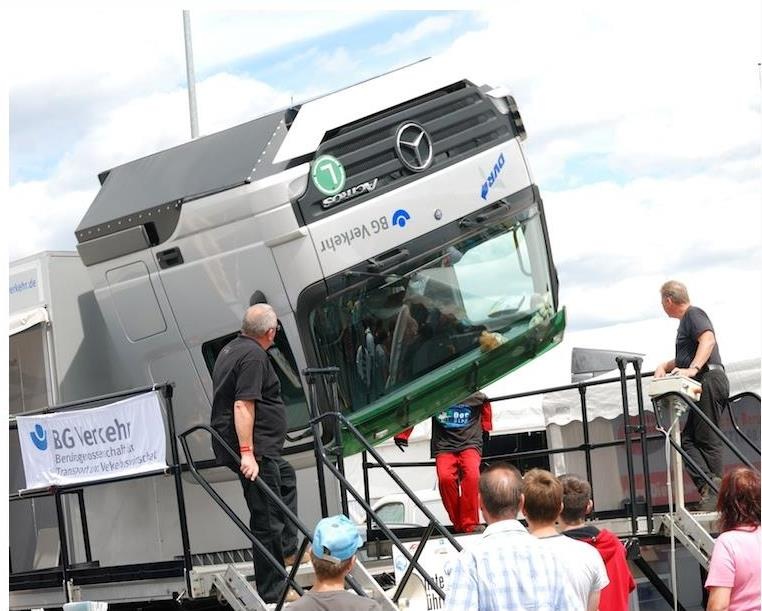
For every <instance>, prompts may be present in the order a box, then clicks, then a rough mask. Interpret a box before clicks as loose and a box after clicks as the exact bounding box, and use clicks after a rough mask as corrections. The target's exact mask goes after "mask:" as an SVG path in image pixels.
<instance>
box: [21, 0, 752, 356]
mask: <svg viewBox="0 0 762 611" xmlns="http://www.w3.org/2000/svg"><path fill="white" fill-rule="evenodd" d="M65 13H66V11H63V10H61V11H60V14H61V20H57V19H58V15H59V14H58V13H55V14H54V18H51V19H48V18H44V19H40V18H39V16H38V15H35V16H34V17H33V18H32V17H31V16H30V17H28V18H26V21H23V20H22V22H19V21H18V19H16V20H15V21H13V22H12V25H15V26H17V27H15V28H9V32H11V33H12V35H13V38H12V40H11V42H10V46H11V48H17V49H23V50H26V49H27V48H29V47H30V46H33V47H34V49H33V52H32V53H31V55H30V57H29V58H27V57H26V53H19V57H18V62H17V63H15V64H14V65H13V66H12V69H13V74H12V78H11V85H12V87H14V88H15V91H16V92H17V93H18V92H22V93H23V92H27V93H29V92H34V93H35V94H36V95H34V96H31V95H29V96H28V97H26V98H24V101H25V102H28V106H27V107H28V108H29V109H30V110H29V112H30V115H29V116H31V111H32V110H34V112H36V113H38V114H37V115H35V116H36V117H42V119H44V117H45V116H46V115H54V116H55V115H56V113H57V112H58V111H57V106H56V104H57V103H58V102H61V101H65V100H66V99H67V96H68V101H69V105H68V106H67V107H66V109H65V111H61V116H62V117H64V118H68V117H72V116H81V119H82V121H86V123H83V124H84V125H86V128H84V129H83V130H82V133H81V134H80V135H79V137H78V139H77V142H76V144H75V145H74V146H72V147H68V149H67V154H66V156H65V157H64V158H63V159H62V161H61V162H60V163H59V164H58V165H57V167H56V168H54V171H53V172H52V173H50V175H49V176H48V177H47V178H46V179H45V180H41V181H38V182H26V183H23V184H17V185H14V186H13V187H12V188H11V190H10V192H9V194H8V195H9V202H10V205H9V206H8V208H9V209H10V210H11V216H12V221H13V223H12V226H13V227H14V235H13V238H12V242H11V255H12V257H17V256H21V255H24V254H29V253H31V252H34V251H35V250H37V249H40V248H70V247H71V246H72V245H73V230H74V228H75V226H76V224H77V222H78V221H79V219H80V218H81V216H82V214H83V213H84V211H85V210H86V208H87V206H88V205H89V203H90V201H92V197H93V195H94V192H95V190H96V189H97V179H96V174H97V173H98V172H99V171H101V170H103V169H107V168H109V167H112V166H113V165H116V164H118V163H122V162H124V161H127V160H130V159H134V158H136V157H138V156H141V155H145V154H148V153H151V152H154V151H157V150H160V149H163V148H166V147H168V146H172V145H174V144H177V143H179V142H182V141H185V140H187V138H188V119H187V116H188V113H187V96H186V93H185V89H184V78H185V74H184V68H183V60H182V45H181V42H180V41H181V37H182V27H181V19H180V14H179V10H178V11H175V12H167V13H164V12H156V13H152V16H153V19H152V20H150V22H145V23H141V19H142V17H143V16H144V15H143V14H142V13H139V12H136V13H135V14H132V13H131V12H130V11H123V12H122V13H108V14H110V15H112V17H111V18H110V19H108V20H105V19H106V16H107V13H106V12H100V13H92V11H91V19H89V20H88V22H87V23H86V22H85V20H83V19H82V13H77V12H72V13H71V14H70V15H68V14H65ZM345 13H347V14H344V15H342V16H339V15H338V14H337V13H329V12H322V13H321V12H317V13H310V14H304V15H302V14H299V13H256V14H255V13H238V14H231V13H227V14H218V13H211V12H210V13H204V12H195V11H194V13H193V28H194V46H195V48H196V65H197V68H198V69H199V70H202V71H206V72H208V73H209V75H210V76H208V77H206V78H203V79H202V80H201V81H200V82H199V84H198V96H199V113H200V124H201V131H202V132H203V133H210V132H212V131H216V130H219V129H224V128H225V127H229V126H230V125H234V124H236V123H240V122H243V121H246V120H249V119H252V118H254V117H256V116H258V115H259V114H262V113H263V112H266V111H268V110H273V109H276V108H279V107H283V106H285V105H287V104H288V103H289V100H290V95H291V94H295V96H296V98H295V101H297V102H298V101H301V100H303V99H305V98H308V97H311V96H312V95H317V94H322V93H325V92H326V89H325V88H326V82H327V81H326V80H325V79H321V80H320V81H317V80H316V79H315V74H316V66H317V67H321V66H322V67H324V68H331V67H333V68H337V73H343V74H346V75H351V77H352V79H353V80H361V79H362V78H365V77H366V76H368V74H366V72H367V71H368V70H369V68H368V62H367V61H366V60H370V59H371V58H370V55H372V53H376V54H380V55H375V56H374V58H373V61H378V62H379V64H378V65H379V66H380V69H379V72H380V71H383V70H387V69H390V68H392V67H394V66H392V65H391V64H388V61H389V57H391V56H390V55H388V54H387V55H383V53H384V52H387V51H388V52H391V51H392V50H400V53H399V54H397V55H395V56H394V57H395V61H400V62H403V63H404V61H405V57H403V56H404V55H405V53H408V54H409V56H408V59H417V58H419V57H420V56H421V55H425V54H427V49H428V48H429V47H428V46H427V45H428V44H429V43H430V41H431V38H432V36H433V35H434V34H437V33H442V32H448V31H449V32H452V31H455V29H456V27H458V24H459V23H460V21H459V20H457V19H455V17H454V16H449V15H441V16H440V15H438V16H435V17H431V18H428V19H425V20H423V21H421V22H420V23H418V24H417V25H416V26H415V27H413V28H411V29H410V30H408V31H406V32H400V33H397V34H395V35H393V36H392V37H390V38H389V40H388V42H387V43H386V44H385V45H383V46H378V47H376V48H372V49H370V50H369V49H363V48H361V47H358V46H356V45H352V44H350V43H349V42H348V41H347V40H345V39H339V38H337V39H336V44H335V46H334V47H333V48H332V49H331V50H330V51H324V49H323V47H317V46H312V47H309V46H308V47H307V48H306V50H304V51H303V52H301V53H300V54H299V55H298V56H294V57H293V58H291V60H290V63H289V60H285V61H281V62H280V64H279V65H280V67H282V70H278V71H274V72H276V73H283V74H288V75H289V77H293V76H294V75H299V77H300V82H301V89H302V90H301V91H296V92H291V91H290V92H285V91H282V90H280V89H279V87H278V85H277V83H275V84H272V83H271V84H265V83H262V82H258V81H256V80H254V79H250V78H245V77H242V76H240V75H235V74H231V72H232V69H230V68H229V66H232V65H233V64H235V62H236V61H238V60H240V59H242V58H243V57H246V56H249V55H251V54H253V53H256V52H258V51H261V50H263V49H266V48H272V47H273V45H277V44H285V43H287V42H288V41H293V40H296V39H303V38H304V37H306V36H308V35H312V34H314V33H315V32H321V33H323V32H326V31H328V29H330V28H339V27H342V26H343V25H347V24H350V23H357V22H358V21H361V20H364V19H368V18H370V17H369V16H368V15H367V14H363V13H352V12H351V11H345ZM654 15H658V18H655V17H654ZM104 20H105V21H104ZM143 21H145V20H144V19H143ZM329 22H330V23H329ZM759 22H760V7H759V6H758V5H757V4H754V3H743V2H740V1H731V2H728V3H726V4H725V5H723V10H722V11H718V10H716V9H715V8H714V7H712V6H710V5H704V4H701V3H694V4H691V5H690V8H689V10H686V8H685V7H684V6H681V5H672V4H669V3H668V4H664V3H656V2H648V1H646V2H645V3H638V4H633V5H627V6H619V5H616V6H615V5H612V4H611V3H607V2H601V1H597V2H590V3H588V2H586V3H584V4H583V3H570V2H558V3H551V4H545V3H543V4H537V3H532V2H528V1H517V2H515V3H512V4H511V10H510V11H499V12H486V13H483V14H481V15H480V16H479V21H478V26H476V27H474V28H473V29H472V31H469V32H467V33H464V34H462V35H460V36H458V37H456V38H455V39H454V40H453V41H452V44H451V45H450V48H449V49H448V50H446V51H445V52H444V53H443V54H442V55H441V59H442V61H443V63H445V64H447V65H449V66H450V67H451V68H452V70H453V72H454V73H459V74H474V75H475V76H474V78H475V79H476V82H477V84H483V83H489V84H492V85H498V84H505V85H508V86H509V87H511V88H512V90H513V93H514V95H515V96H516V99H517V102H518V104H519V108H520V110H521V113H522V116H523V118H524V122H525V124H526V126H527V130H528V134H529V138H528V140H527V142H526V143H525V146H526V149H527V156H528V159H529V163H530V165H531V166H532V168H533V171H534V175H535V179H536V182H537V183H538V185H539V186H540V190H541V192H542V195H543V198H544V201H545V205H546V210H547V213H548V223H549V230H550V236H551V241H552V244H553V252H554V256H555V259H556V263H557V265H558V268H559V273H560V280H561V295H562V300H563V302H564V303H566V305H567V306H568V309H569V319H570V322H571V324H572V326H573V327H577V328H583V327H589V326H596V325H600V324H604V323H605V324H616V323H621V322H624V321H630V320H636V319H641V318H654V319H658V318H660V317H661V316H663V315H662V313H661V312H660V310H659V309H658V306H659V303H658V299H657V298H656V296H657V290H658V286H659V285H660V284H661V282H663V281H664V280H665V279H667V278H668V277H678V278H679V279H681V280H683V281H685V282H686V283H687V284H688V286H689V288H690V289H691V292H692V294H693V297H694V301H695V302H696V303H697V304H699V305H702V306H705V307H706V309H707V310H708V311H709V313H710V315H711V316H712V317H713V319H714V320H715V325H716V326H717V327H718V334H719V335H720V341H721V346H723V347H724V346H729V347H730V345H729V342H736V344H733V345H737V344H738V343H741V342H742V341H744V340H739V339H738V338H739V337H740V338H744V339H745V338H747V337H748V338H749V339H748V345H749V348H748V350H751V351H752V353H753V354H759V353H760V341H759V340H760V338H759V332H758V331H759V329H758V326H759V325H758V322H757V323H754V324H756V325H757V327H753V324H751V323H749V324H751V326H750V327H749V328H752V327H753V328H752V331H753V332H752V333H751V334H746V332H745V327H746V326H748V325H747V324H746V321H745V318H746V317H745V316H744V317H743V318H744V320H739V318H741V317H739V316H737V315H735V314H733V312H735V311H736V309H737V308H738V303H739V299H740V300H742V303H743V306H742V307H744V308H745V309H746V310H747V311H749V312H754V313H756V314H754V315H753V316H754V317H755V318H756V319H758V318H759V315H758V312H759V311H760V310H762V306H760V277H759V272H758V271H757V270H758V269H759V267H760V226H761V225H762V218H761V213H760V206H759V202H760V193H762V189H761V188H760V169H762V159H761V158H760V154H759V125H760V95H761V94H760V84H759V83H760V80H759V72H758V69H757V67H756V63H757V61H758V60H759V48H760V47H759V39H760V34H759V31H758V23H759ZM93 23H97V24H98V28H94V27H92V24H93ZM472 23H473V21H472ZM87 28H90V29H87ZM171 32H174V34H172V33H171ZM130 37H132V40H136V41H138V42H137V43H135V46H136V47H139V48H137V49H133V48H132V45H127V42H126V41H127V40H128V39H130ZM63 38H66V40H63ZM437 40H439V38H437ZM410 41H415V43H416V44H414V45H412V44H411V45H410V46H404V43H406V42H410ZM67 42H68V45H67V44H65V43H67ZM53 50H55V51H56V53H53V52H52V51H53ZM369 51H370V52H372V53H369ZM384 58H386V60H385V59H384ZM384 61H387V64H388V65H387V64H384V63H383V62H384ZM218 66H225V70H220V69H218V68H217V67H218ZM331 82H333V81H331ZM318 87H322V89H318ZM70 93H71V94H72V95H69V94H70ZM74 94H76V96H75V95H74ZM80 94H81V95H80ZM82 96H84V97H82ZM88 96H89V97H92V98H93V99H96V98H97V99H98V100H99V104H101V105H100V106H98V110H97V112H96V111H93V110H92V109H93V108H95V107H94V106H93V105H88V103H87V98H88ZM83 100H84V101H83ZM35 104H36V106H35ZM78 112H79V113H80V115H77V113H78ZM45 135H46V134H45V133H44V132H43V133H42V136H41V138H40V139H39V140H40V141H45V140H44V136H45ZM47 137H48V138H50V137H51V135H50V134H47ZM21 211H23V213H22V212H21ZM15 227H19V228H21V229H23V231H18V232H16V231H15ZM19 236H25V237H24V238H21V237H19ZM739 295H741V297H739ZM720 325H722V328H721V329H722V330H720ZM742 325H743V326H742ZM755 329H756V331H755ZM612 333H614V332H613V331H612ZM670 339H671V338H670ZM614 340H615V336H614V335H612V341H614ZM627 341H630V339H629V338H627ZM616 347H618V348H621V349H627V346H625V345H617V346H616ZM723 350H724V348H723ZM733 351H734V353H736V354H740V353H741V352H743V350H741V349H740V348H738V347H735V348H733ZM728 356H730V355H728Z"/></svg>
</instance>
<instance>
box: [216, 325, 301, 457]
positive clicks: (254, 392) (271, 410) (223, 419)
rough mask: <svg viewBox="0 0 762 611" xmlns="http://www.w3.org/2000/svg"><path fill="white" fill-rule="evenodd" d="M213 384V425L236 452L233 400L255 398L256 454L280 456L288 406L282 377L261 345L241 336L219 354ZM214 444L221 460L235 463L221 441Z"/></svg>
mask: <svg viewBox="0 0 762 611" xmlns="http://www.w3.org/2000/svg"><path fill="white" fill-rule="evenodd" d="M212 383H213V385H214V399H213V400H212V422H211V424H212V428H213V429H215V430H216V431H217V432H219V434H220V435H221V436H222V438H223V439H224V440H225V441H226V442H227V443H228V444H230V447H232V448H233V449H234V450H235V451H236V452H237V451H238V445H239V443H238V436H237V435H236V432H235V421H234V419H233V403H235V401H237V400H245V401H254V454H255V455H256V456H257V458H259V457H261V456H280V453H281V451H282V449H283V443H284V441H285V439H286V429H287V425H286V408H285V406H284V405H283V400H282V399H281V396H280V380H279V379H278V375H277V374H276V373H275V370H274V369H273V366H272V363H270V357H268V356H267V352H265V350H264V349H263V348H262V346H260V345H259V344H258V343H257V342H256V340H254V339H252V338H250V337H246V336H245V335H238V337H236V338H235V339H234V340H232V341H231V342H230V343H228V344H227V345H226V346H225V347H224V348H223V349H222V350H221V351H220V354H219V355H218V356H217V361H216V362H215V364H214V371H213V372H212ZM212 447H213V448H214V454H215V455H216V456H217V459H218V460H219V461H220V462H222V463H225V464H230V463H231V462H232V460H231V459H230V458H229V456H228V453H227V452H226V451H225V450H224V449H223V448H222V447H220V445H219V444H218V443H216V442H214V441H213V442H212Z"/></svg>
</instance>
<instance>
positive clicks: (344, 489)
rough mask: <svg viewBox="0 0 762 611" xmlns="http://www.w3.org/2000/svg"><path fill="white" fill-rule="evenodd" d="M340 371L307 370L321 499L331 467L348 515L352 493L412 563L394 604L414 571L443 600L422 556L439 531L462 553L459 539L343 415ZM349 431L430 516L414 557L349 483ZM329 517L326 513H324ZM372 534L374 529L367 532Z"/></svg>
mask: <svg viewBox="0 0 762 611" xmlns="http://www.w3.org/2000/svg"><path fill="white" fill-rule="evenodd" d="M338 372H339V369H338V368H337V367H325V368H312V369H305V370H304V375H305V378H306V380H307V386H308V388H309V392H310V399H311V400H310V402H309V405H310V412H311V415H312V418H311V419H310V424H311V426H312V427H313V439H314V440H315V444H314V448H315V459H316V462H317V468H318V469H317V472H318V485H319V486H320V496H321V500H324V499H325V498H326V496H327V495H326V492H325V490H326V489H325V475H324V473H323V469H324V468H327V469H328V470H329V471H330V472H331V474H332V475H333V476H334V477H335V478H336V480H337V481H338V482H339V488H340V492H341V506H342V508H343V510H344V511H345V513H346V512H348V502H347V493H349V494H350V495H351V496H352V497H353V498H354V500H355V501H357V503H358V504H359V505H360V506H361V507H362V508H363V510H364V511H365V514H366V520H368V522H371V521H372V522H373V523H375V524H376V525H378V527H379V529H380V530H381V531H382V532H383V534H384V535H386V537H387V538H388V539H389V541H391V543H392V544H393V545H394V546H395V547H396V548H397V549H398V550H399V552H400V553H401V554H402V555H403V556H404V557H405V558H406V560H407V561H408V566H407V568H406V570H405V573H404V575H403V576H402V579H400V581H399V583H397V587H396V590H395V593H394V595H393V596H392V601H393V602H394V603H396V602H397V601H398V600H399V598H400V596H401V595H402V593H403V591H404V589H405V586H406V585H407V582H408V581H409V579H410V576H411V575H412V573H413V570H416V571H418V574H419V575H420V576H421V578H422V579H423V580H424V581H425V582H426V583H427V584H428V586H429V587H430V588H431V589H432V590H433V591H434V592H435V593H436V594H437V595H438V596H439V597H440V598H442V600H444V598H445V593H444V591H443V590H442V588H441V587H440V586H439V584H438V583H437V582H436V580H435V579H434V578H433V577H431V575H429V573H428V572H427V571H426V570H425V569H424V568H423V567H422V566H421V565H420V564H419V562H418V561H419V559H420V556H421V553H422V552H423V548H424V546H425V545H426V543H427V542H428V540H429V538H430V537H431V535H432V534H433V533H434V531H435V530H438V531H439V532H440V534H442V535H443V536H444V537H445V538H446V539H447V540H448V541H449V543H450V544H451V545H452V546H453V547H454V548H455V549H456V550H457V551H461V549H462V547H461V545H460V544H459V543H458V541H457V540H456V539H455V537H453V536H452V534H451V533H450V532H449V531H448V530H447V529H446V528H445V527H444V526H443V525H442V524H441V523H440V522H439V521H438V520H437V519H436V517H434V515H433V514H432V513H431V512H430V511H429V509H428V508H427V507H426V506H425V505H424V504H423V503H422V502H421V500H420V499H419V498H418V497H417V496H416V495H415V493H413V491H412V490H410V488H409V487H408V486H407V484H405V482H404V481H402V479H401V478H400V477H399V476H398V475H397V474H396V473H395V472H394V470H393V469H392V468H391V467H389V465H387V464H385V462H384V460H383V458H382V457H381V455H380V454H379V453H378V452H377V451H376V449H375V448H374V447H373V446H372V445H371V444H370V443H368V441H367V440H366V439H365V437H364V436H363V435H362V433H361V432H360V431H359V430H358V429H357V428H356V427H355V426H354V424H352V423H351V422H350V421H349V420H348V419H347V418H346V416H344V414H342V413H341V412H340V411H338V405H339V402H338V388H337V379H336V376H337V374H338ZM318 378H323V379H324V381H325V383H326V385H327V390H328V397H329V401H330V403H331V406H332V407H333V410H332V411H323V412H322V413H320V410H318V398H317V379H318ZM324 421H328V424H329V425H330V426H331V428H330V437H331V439H332V446H331V447H330V448H327V447H326V446H325V445H324V443H323V439H322V436H321V431H320V429H319V427H318V425H319V424H321V423H322V422H324ZM344 430H346V431H347V432H348V433H350V434H351V435H352V436H353V437H354V439H355V440H356V441H357V442H358V443H359V444H360V446H361V447H362V448H363V452H367V453H370V454H371V456H373V458H374V459H375V460H376V461H377V462H378V463H379V466H380V468H383V469H384V470H385V471H386V473H387V475H389V477H391V478H392V480H393V481H394V482H395V484H397V485H398V486H399V487H400V489H401V490H402V491H403V492H404V493H405V494H406V495H407V496H408V497H409V498H410V499H411V501H412V502H413V503H414V504H415V505H416V506H417V507H418V509H420V510H421V511H422V512H423V515H424V516H426V518H428V520H429V524H428V525H427V526H426V529H425V531H424V534H423V537H422V538H421V540H420V543H419V545H418V549H416V551H415V553H414V554H411V553H410V551H409V550H408V549H407V548H406V547H405V545H404V544H403V543H402V541H401V540H400V539H399V538H398V537H397V536H396V535H395V534H394V532H393V531H392V530H391V529H390V528H389V527H388V526H387V525H386V524H384V522H383V521H382V520H380V519H379V518H378V515H377V514H376V513H375V512H374V511H373V508H372V507H371V505H370V502H369V499H368V498H367V487H366V490H365V493H364V494H360V493H359V492H358V491H357V490H356V489H355V487H354V486H352V484H351V483H350V482H349V480H348V479H347V478H346V476H345V475H344V466H343V465H344V462H343V451H342V435H343V431H344ZM321 508H322V509H323V511H324V512H325V505H324V504H321ZM324 515H325V513H324ZM367 532H368V533H369V532H370V529H368V531H367Z"/></svg>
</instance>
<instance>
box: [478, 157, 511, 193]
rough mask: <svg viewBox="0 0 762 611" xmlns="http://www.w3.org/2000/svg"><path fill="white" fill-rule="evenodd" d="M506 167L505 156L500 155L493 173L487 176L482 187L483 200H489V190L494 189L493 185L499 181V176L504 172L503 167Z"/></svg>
mask: <svg viewBox="0 0 762 611" xmlns="http://www.w3.org/2000/svg"><path fill="white" fill-rule="evenodd" d="M504 165H505V156H504V155H503V154H502V153H500V157H498V158H497V161H496V162H495V165H494V166H493V167H492V171H491V172H490V173H489V176H487V180H485V181H484V184H483V185H482V199H484V200H486V199H487V193H489V190H490V189H491V188H492V185H494V184H495V181H496V180H497V176H498V174H500V172H501V171H502V170H503V166H504Z"/></svg>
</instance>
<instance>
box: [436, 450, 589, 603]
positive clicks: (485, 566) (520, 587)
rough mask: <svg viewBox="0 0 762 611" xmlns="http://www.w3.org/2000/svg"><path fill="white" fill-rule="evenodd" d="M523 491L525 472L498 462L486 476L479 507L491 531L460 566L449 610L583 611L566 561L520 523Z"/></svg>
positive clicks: (461, 558) (455, 568)
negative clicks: (570, 582)
mask: <svg viewBox="0 0 762 611" xmlns="http://www.w3.org/2000/svg"><path fill="white" fill-rule="evenodd" d="M521 489H522V481H521V473H519V471H518V469H516V467H514V466H513V465H510V464H508V463H496V464H492V465H490V467H488V468H487V469H486V470H485V471H484V472H483V473H482V475H481V477H480V478H479V506H480V507H481V511H482V515H484V519H485V521H486V522H487V529H486V530H485V531H484V535H483V536H482V538H481V540H480V541H477V542H476V543H475V544H473V545H471V546H469V547H468V548H466V549H464V550H463V551H462V552H461V553H460V555H459V556H458V557H457V560H456V561H455V563H454V566H453V568H452V573H451V575H450V587H449V591H448V592H447V598H446V599H445V606H446V609H447V611H466V610H467V611H526V610H527V609H532V610H533V611H580V610H581V607H578V606H577V605H576V599H575V598H574V597H573V595H572V594H571V592H570V591H569V590H568V588H567V584H566V574H565V571H564V569H563V567H562V563H561V562H560V561H558V560H557V559H556V557H555V555H554V553H553V551H552V550H551V549H549V548H547V547H546V546H544V545H542V544H541V543H540V542H539V541H538V540H537V539H535V538H534V537H532V535H530V534H529V533H528V532H527V529H526V528H524V526H523V525H522V524H521V522H519V521H518V520H517V519H516V515H517V514H518V513H519V511H521V506H522V504H523V502H524V497H523V495H522V494H521ZM582 545H586V544H585V543H582ZM590 549H591V550H592V551H593V552H594V553H596V554H597V553H598V552H596V551H595V550H594V549H593V548H590ZM445 572H447V569H445Z"/></svg>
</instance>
